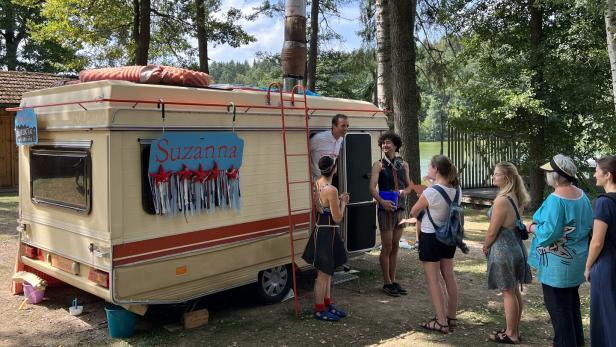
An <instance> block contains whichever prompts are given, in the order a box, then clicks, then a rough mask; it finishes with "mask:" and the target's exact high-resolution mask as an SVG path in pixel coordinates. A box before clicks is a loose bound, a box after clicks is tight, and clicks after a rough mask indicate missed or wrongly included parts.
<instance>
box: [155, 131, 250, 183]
mask: <svg viewBox="0 0 616 347" xmlns="http://www.w3.org/2000/svg"><path fill="white" fill-rule="evenodd" d="M150 148H151V149H150V165H149V167H148V172H149V173H156V172H158V171H159V169H160V167H161V165H162V168H163V169H164V170H165V171H172V172H177V171H180V170H181V169H182V168H184V167H188V168H189V169H191V170H195V169H197V168H198V167H199V166H200V164H201V166H202V167H203V169H205V170H209V169H211V168H212V167H214V162H216V164H217V166H218V169H220V170H227V169H231V168H235V169H239V168H240V167H241V166H242V154H243V151H244V140H242V139H241V138H239V137H238V136H237V135H236V134H235V133H232V132H166V133H165V134H163V136H162V137H161V138H159V139H158V140H156V141H154V142H153V143H152V146H151V147H150Z"/></svg>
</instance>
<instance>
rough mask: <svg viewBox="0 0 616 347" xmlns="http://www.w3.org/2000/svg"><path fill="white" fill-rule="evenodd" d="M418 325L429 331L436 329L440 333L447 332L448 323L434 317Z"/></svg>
mask: <svg viewBox="0 0 616 347" xmlns="http://www.w3.org/2000/svg"><path fill="white" fill-rule="evenodd" d="M419 326H420V327H422V328H424V329H428V330H431V331H438V332H440V333H442V334H449V325H443V324H441V323H439V322H438V319H436V318H434V319H432V320H430V321H429V322H423V323H420V324H419Z"/></svg>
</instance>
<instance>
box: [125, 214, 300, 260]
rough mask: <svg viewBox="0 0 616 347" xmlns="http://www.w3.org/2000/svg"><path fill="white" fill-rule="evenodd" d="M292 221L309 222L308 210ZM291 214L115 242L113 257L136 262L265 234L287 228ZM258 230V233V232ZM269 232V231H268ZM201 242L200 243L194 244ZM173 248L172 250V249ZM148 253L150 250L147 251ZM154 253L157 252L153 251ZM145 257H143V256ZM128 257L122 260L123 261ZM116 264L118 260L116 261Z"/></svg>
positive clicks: (298, 222)
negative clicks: (123, 242) (133, 240)
mask: <svg viewBox="0 0 616 347" xmlns="http://www.w3.org/2000/svg"><path fill="white" fill-rule="evenodd" d="M292 221H293V224H300V223H307V222H308V221H309V214H308V213H303V214H297V215H293V217H292ZM288 222H289V219H288V217H286V216H285V217H277V218H271V219H264V220H259V221H254V222H248V223H241V224H234V225H229V226H224V227H218V228H212V229H205V230H198V231H192V232H189V233H184V234H180V235H171V236H165V237H159V238H155V239H149V240H143V241H136V242H130V243H125V244H121V245H115V246H113V257H114V258H125V257H129V258H130V260H129V259H127V260H126V261H128V262H134V261H136V258H137V256H139V258H142V257H146V258H157V257H159V256H161V252H162V253H169V252H171V254H173V253H180V252H185V251H186V249H185V248H187V247H189V248H191V249H196V248H202V247H203V248H204V247H211V246H212V245H217V244H221V243H228V242H236V241H238V240H243V239H248V238H252V237H262V236H264V235H263V234H262V233H260V232H267V233H268V234H269V233H277V232H280V231H281V230H288V224H289V223H288ZM256 233H258V234H256ZM266 235H267V234H266ZM196 243H199V244H200V245H194V244H196ZM171 248H173V250H170V249H171ZM148 253H149V254H148ZM151 253H154V254H151ZM141 260H143V259H141ZM126 261H122V262H123V263H124V262H126ZM114 264H118V265H119V263H117V262H115V261H114Z"/></svg>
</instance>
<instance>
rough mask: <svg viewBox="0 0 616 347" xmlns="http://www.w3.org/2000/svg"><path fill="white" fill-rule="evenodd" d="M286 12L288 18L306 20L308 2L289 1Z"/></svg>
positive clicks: (304, 0) (301, 0) (299, 0)
mask: <svg viewBox="0 0 616 347" xmlns="http://www.w3.org/2000/svg"><path fill="white" fill-rule="evenodd" d="M284 10H285V11H284V15H285V16H286V17H292V16H300V17H304V18H306V0H287V3H286V4H285V8H284Z"/></svg>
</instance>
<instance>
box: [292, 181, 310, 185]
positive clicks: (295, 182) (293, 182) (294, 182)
mask: <svg viewBox="0 0 616 347" xmlns="http://www.w3.org/2000/svg"><path fill="white" fill-rule="evenodd" d="M298 183H310V181H289V184H298Z"/></svg>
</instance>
